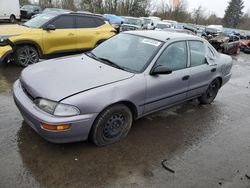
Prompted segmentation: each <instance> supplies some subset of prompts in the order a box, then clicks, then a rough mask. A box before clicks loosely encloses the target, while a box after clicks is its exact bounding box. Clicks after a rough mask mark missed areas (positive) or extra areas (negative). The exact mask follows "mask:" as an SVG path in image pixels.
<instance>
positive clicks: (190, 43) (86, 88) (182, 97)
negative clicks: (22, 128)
mask: <svg viewBox="0 0 250 188" xmlns="http://www.w3.org/2000/svg"><path fill="white" fill-rule="evenodd" d="M231 68H232V58H231V57H230V56H227V55H224V54H218V53H217V52H216V50H215V49H214V48H213V47H212V46H211V45H210V44H209V43H208V42H207V41H206V40H204V39H202V38H200V37H197V36H192V35H187V34H180V33H169V32H164V31H145V30H144V31H130V32H124V33H121V34H119V35H116V36H114V37H112V38H111V39H109V40H107V41H105V42H104V43H102V44H101V45H99V46H98V47H96V48H95V49H93V50H92V51H90V52H88V53H86V54H84V55H81V56H77V57H71V58H65V59H59V60H51V61H49V62H43V63H40V64H36V65H34V66H30V67H28V68H26V69H24V71H23V72H22V74H21V77H20V79H18V80H17V81H16V82H15V84H14V88H13V90H14V100H15V102H16V104H17V106H18V108H19V110H20V112H21V114H22V115H23V117H24V120H25V121H26V122H27V124H28V125H30V126H31V127H32V128H33V129H34V130H35V131H36V132H37V133H38V134H39V135H41V136H42V137H43V138H45V139H46V140H48V141H50V142H54V143H65V142H76V141H81V140H86V139H88V138H90V139H91V140H92V141H93V142H94V143H95V144H96V145H97V146H105V145H108V144H112V143H115V142H117V141H119V140H121V139H123V138H124V137H126V135H127V134H128V132H129V130H130V128H131V126H132V122H133V120H136V119H138V118H141V117H143V116H145V115H147V114H150V113H153V112H156V111H159V110H162V109H164V108H167V107H170V106H172V105H175V104H178V103H182V102H184V101H188V100H190V99H195V98H198V100H199V101H200V103H201V104H210V103H212V102H213V101H214V99H215V97H216V95H217V93H218V91H219V89H220V88H221V87H222V86H223V85H224V84H226V83H227V82H228V81H229V80H230V78H231ZM68 70H70V71H68ZM66 74H67V75H66ZM149 134H150V133H149Z"/></svg>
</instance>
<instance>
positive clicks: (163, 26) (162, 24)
mask: <svg viewBox="0 0 250 188" xmlns="http://www.w3.org/2000/svg"><path fill="white" fill-rule="evenodd" d="M171 27H172V25H171V24H170V23H167V22H158V24H156V26H155V30H156V31H160V30H165V29H169V28H171Z"/></svg>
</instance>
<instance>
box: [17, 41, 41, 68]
mask: <svg viewBox="0 0 250 188" xmlns="http://www.w3.org/2000/svg"><path fill="white" fill-rule="evenodd" d="M15 61H16V63H17V64H18V65H21V66H24V67H27V66H28V65H31V64H34V63H37V62H38V61H39V54H38V52H37V50H36V49H35V48H34V47H32V46H21V47H18V48H17V50H16V53H15Z"/></svg>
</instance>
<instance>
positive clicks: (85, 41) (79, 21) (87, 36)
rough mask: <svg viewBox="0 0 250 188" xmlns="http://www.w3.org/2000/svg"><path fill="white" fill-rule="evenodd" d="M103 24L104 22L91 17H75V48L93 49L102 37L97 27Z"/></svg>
mask: <svg viewBox="0 0 250 188" xmlns="http://www.w3.org/2000/svg"><path fill="white" fill-rule="evenodd" d="M104 24H105V23H104V21H102V20H101V19H99V18H95V17H91V16H77V18H76V25H77V29H76V33H77V48H78V49H89V48H94V47H95V45H96V43H97V41H98V39H99V38H101V35H102V32H101V31H100V30H99V27H100V26H101V25H104Z"/></svg>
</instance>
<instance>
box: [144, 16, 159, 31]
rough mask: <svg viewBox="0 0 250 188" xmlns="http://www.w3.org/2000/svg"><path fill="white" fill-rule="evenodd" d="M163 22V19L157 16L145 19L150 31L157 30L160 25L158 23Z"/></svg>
mask: <svg viewBox="0 0 250 188" xmlns="http://www.w3.org/2000/svg"><path fill="white" fill-rule="evenodd" d="M160 21H161V18H159V17H156V16H149V17H147V18H144V23H145V26H146V28H147V29H148V30H152V29H154V28H155V26H156V25H157V24H158V22H160Z"/></svg>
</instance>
